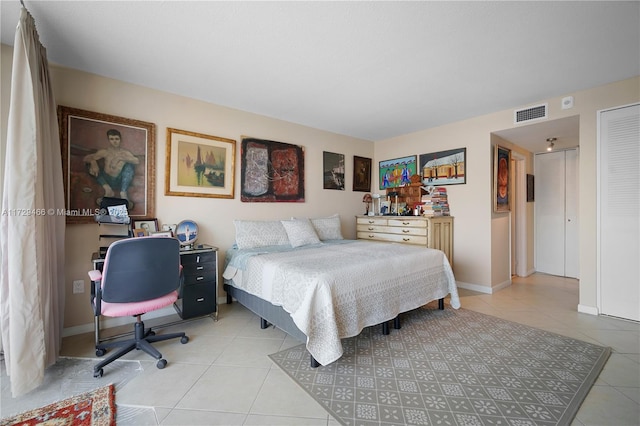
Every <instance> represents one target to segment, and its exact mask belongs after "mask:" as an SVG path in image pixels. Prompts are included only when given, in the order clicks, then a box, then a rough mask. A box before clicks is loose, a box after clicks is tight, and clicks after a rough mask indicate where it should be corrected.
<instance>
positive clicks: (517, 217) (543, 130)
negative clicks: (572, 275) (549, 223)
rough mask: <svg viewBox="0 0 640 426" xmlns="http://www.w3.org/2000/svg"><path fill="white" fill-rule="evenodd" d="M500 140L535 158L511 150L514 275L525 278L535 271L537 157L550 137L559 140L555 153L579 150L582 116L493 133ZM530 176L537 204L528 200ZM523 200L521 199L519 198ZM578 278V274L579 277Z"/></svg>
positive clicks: (556, 141)
mask: <svg viewBox="0 0 640 426" xmlns="http://www.w3.org/2000/svg"><path fill="white" fill-rule="evenodd" d="M492 133H493V134H495V135H497V136H499V137H500V138H502V139H504V140H506V141H508V142H510V143H512V144H514V145H517V146H518V147H521V148H523V149H524V150H526V151H528V152H530V153H532V155H524V154H519V153H518V152H516V151H512V166H513V167H512V170H513V171H514V176H513V177H512V179H513V180H512V182H513V184H512V189H513V191H514V196H515V198H514V204H513V205H512V209H513V211H512V212H511V215H510V220H511V223H510V231H511V236H510V242H511V244H510V255H511V259H512V260H511V265H512V266H511V273H512V274H514V273H515V275H518V276H522V277H526V276H529V275H531V274H532V273H534V272H536V256H535V252H536V235H535V223H536V217H535V205H536V204H537V201H538V199H537V193H538V192H539V188H538V176H537V172H536V171H535V169H534V165H533V158H534V157H535V154H540V153H544V152H547V148H548V146H549V143H548V142H547V139H548V138H556V140H555V141H554V147H553V150H554V151H558V150H561V151H562V150H566V149H571V148H576V147H578V146H579V144H580V137H579V133H580V117H579V116H578V115H574V116H570V117H565V118H560V119H557V120H547V121H542V122H538V123H533V124H527V125H520V126H518V127H515V128H510V129H504V130H500V131H495V132H492ZM527 174H532V175H533V180H534V187H535V194H534V201H533V202H527V201H526V193H527V192H526V191H527V182H526V180H527ZM519 197H520V198H519ZM576 275H577V274H576Z"/></svg>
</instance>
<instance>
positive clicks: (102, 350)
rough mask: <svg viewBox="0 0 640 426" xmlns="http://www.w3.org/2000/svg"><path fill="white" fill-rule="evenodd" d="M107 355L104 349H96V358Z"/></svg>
mask: <svg viewBox="0 0 640 426" xmlns="http://www.w3.org/2000/svg"><path fill="white" fill-rule="evenodd" d="M106 353H107V350H106V349H96V356H102V355H104V354H106Z"/></svg>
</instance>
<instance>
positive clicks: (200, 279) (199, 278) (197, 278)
mask: <svg viewBox="0 0 640 426" xmlns="http://www.w3.org/2000/svg"><path fill="white" fill-rule="evenodd" d="M202 280H204V277H196V281H202Z"/></svg>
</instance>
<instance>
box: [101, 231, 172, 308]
mask: <svg viewBox="0 0 640 426" xmlns="http://www.w3.org/2000/svg"><path fill="white" fill-rule="evenodd" d="M179 286H180V243H179V242H178V240H176V239H175V238H164V237H139V238H128V239H124V240H118V241H115V242H113V243H111V245H110V246H109V249H108V250H107V255H106V258H105V260H104V267H103V269H102V286H101V287H102V299H103V300H105V301H107V302H111V303H127V302H141V301H144V300H150V299H155V298H157V297H161V296H164V295H166V294H169V293H171V292H172V291H174V290H177V289H178V287H179Z"/></svg>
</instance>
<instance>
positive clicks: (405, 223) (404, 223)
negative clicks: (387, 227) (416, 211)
mask: <svg viewBox="0 0 640 426" xmlns="http://www.w3.org/2000/svg"><path fill="white" fill-rule="evenodd" d="M410 223H411V222H402V224H403V225H408V224H410Z"/></svg>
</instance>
